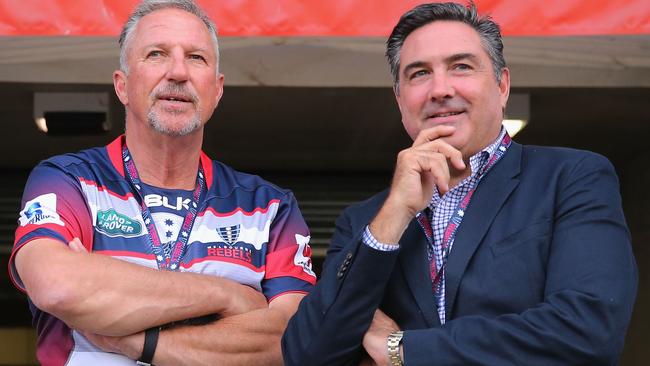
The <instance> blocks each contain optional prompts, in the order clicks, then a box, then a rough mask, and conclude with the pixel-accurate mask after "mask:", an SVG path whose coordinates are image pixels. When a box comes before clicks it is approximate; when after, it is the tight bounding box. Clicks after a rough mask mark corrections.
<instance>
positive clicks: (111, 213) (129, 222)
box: [96, 208, 142, 236]
mask: <svg viewBox="0 0 650 366" xmlns="http://www.w3.org/2000/svg"><path fill="white" fill-rule="evenodd" d="M96 227H97V230H98V231H99V232H102V233H104V234H106V235H108V236H136V235H139V234H140V233H141V232H142V225H140V223H139V222H137V221H135V220H133V219H131V218H130V217H128V216H126V215H123V214H121V213H119V212H116V211H115V210H114V209H112V208H111V209H108V210H106V211H98V212H97V226H96Z"/></svg>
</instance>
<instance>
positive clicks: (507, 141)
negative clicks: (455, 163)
mask: <svg viewBox="0 0 650 366" xmlns="http://www.w3.org/2000/svg"><path fill="white" fill-rule="evenodd" d="M511 144H512V138H510V136H509V135H508V134H507V133H506V134H505V135H504V136H503V138H502V139H501V142H500V143H499V146H498V147H497V148H496V150H495V152H494V153H493V154H492V155H490V156H489V158H488V161H487V162H486V163H485V164H483V166H482V167H481V169H480V170H479V172H478V174H477V176H476V179H474V181H473V184H472V186H471V188H470V189H469V191H468V192H467V194H465V196H463V198H461V200H460V202H458V205H456V209H455V210H454V212H453V214H452V216H451V218H450V219H449V223H448V224H447V227H446V228H445V231H444V234H443V237H442V244H441V247H442V253H441V256H442V258H441V262H442V265H441V266H440V268H436V267H437V265H436V258H435V254H432V256H433V258H432V259H431V274H432V280H433V285H434V288H438V287H439V286H440V280H441V278H442V274H443V273H444V267H445V264H446V263H447V257H448V256H449V251H450V249H451V244H452V243H453V241H454V239H455V238H456V233H457V232H458V228H459V227H460V224H461V223H462V221H463V218H464V217H465V211H466V210H467V207H468V206H469V203H470V201H471V200H472V197H473V195H474V192H475V191H476V187H477V186H478V183H479V182H480V181H481V179H483V177H484V176H485V175H486V174H487V172H488V171H490V169H492V167H493V166H494V165H495V164H496V163H497V162H498V161H499V160H501V158H502V157H503V155H505V153H506V151H507V150H508V148H509V147H510V145H511ZM417 219H418V223H419V224H420V227H421V228H422V230H423V231H424V234H425V236H426V237H427V240H428V241H429V244H430V245H431V246H432V247H433V243H434V238H433V227H432V225H431V218H429V217H428V215H426V214H423V213H420V215H418V217H417Z"/></svg>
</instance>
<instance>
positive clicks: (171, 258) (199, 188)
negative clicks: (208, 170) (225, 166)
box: [122, 144, 205, 271]
mask: <svg viewBox="0 0 650 366" xmlns="http://www.w3.org/2000/svg"><path fill="white" fill-rule="evenodd" d="M122 159H123V160H124V168H125V169H124V170H125V172H126V176H127V177H128V178H129V183H130V184H131V186H132V187H133V189H134V190H135V192H136V193H137V195H138V198H139V199H140V212H141V213H142V219H143V221H144V224H145V225H146V226H147V231H148V232H149V235H147V236H148V238H149V245H150V246H151V250H152V251H153V254H154V256H155V257H156V262H157V263H158V269H161V270H171V271H175V270H177V269H178V267H179V265H180V261H181V257H182V256H183V253H184V252H185V248H186V247H187V242H188V240H189V236H190V233H191V232H192V226H194V220H195V219H196V216H197V209H198V203H199V202H200V199H201V195H202V194H203V191H204V190H205V175H204V173H203V167H202V166H201V164H200V163H199V172H198V175H197V177H196V188H194V191H193V192H192V203H191V204H190V205H189V210H187V214H186V215H185V219H184V220H183V225H182V226H181V229H180V231H179V232H178V236H177V237H176V240H175V242H174V245H173V247H172V250H171V251H169V254H165V251H164V250H163V247H162V242H161V240H160V237H159V236H158V231H157V230H156V224H155V222H154V220H153V218H152V217H151V211H149V207H147V205H146V204H145V200H144V197H143V194H142V186H141V184H142V182H141V181H140V175H138V171H137V170H136V168H135V163H134V162H133V159H131V154H130V153H129V149H128V148H127V147H126V144H124V146H122Z"/></svg>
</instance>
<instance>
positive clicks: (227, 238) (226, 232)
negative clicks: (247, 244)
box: [217, 224, 239, 245]
mask: <svg viewBox="0 0 650 366" xmlns="http://www.w3.org/2000/svg"><path fill="white" fill-rule="evenodd" d="M217 233H219V236H220V237H221V239H222V240H223V241H224V242H226V244H228V245H233V244H235V243H236V242H237V239H239V224H237V225H233V226H222V227H219V228H217Z"/></svg>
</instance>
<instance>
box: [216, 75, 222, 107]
mask: <svg viewBox="0 0 650 366" xmlns="http://www.w3.org/2000/svg"><path fill="white" fill-rule="evenodd" d="M216 83H217V88H219V90H218V91H217V95H216V96H215V100H214V105H215V106H217V105H219V101H220V100H221V96H223V83H224V76H223V74H222V73H217V80H216Z"/></svg>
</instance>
